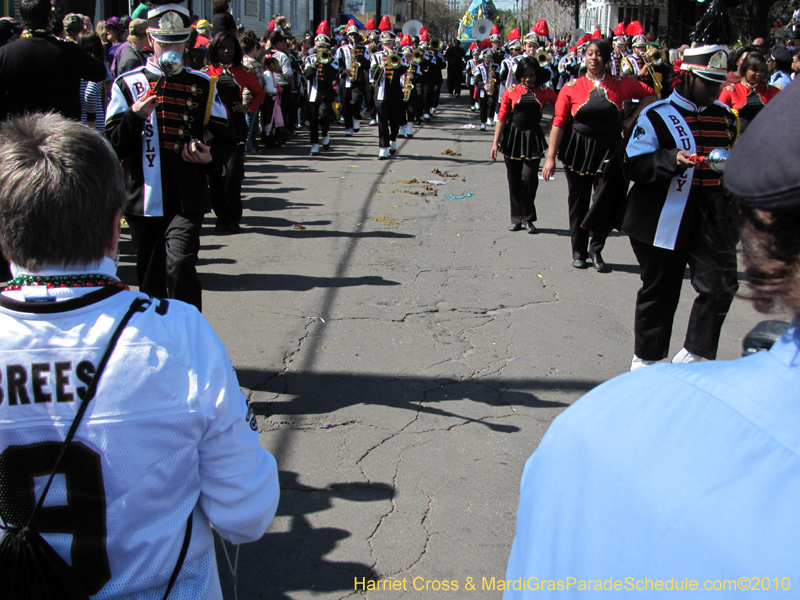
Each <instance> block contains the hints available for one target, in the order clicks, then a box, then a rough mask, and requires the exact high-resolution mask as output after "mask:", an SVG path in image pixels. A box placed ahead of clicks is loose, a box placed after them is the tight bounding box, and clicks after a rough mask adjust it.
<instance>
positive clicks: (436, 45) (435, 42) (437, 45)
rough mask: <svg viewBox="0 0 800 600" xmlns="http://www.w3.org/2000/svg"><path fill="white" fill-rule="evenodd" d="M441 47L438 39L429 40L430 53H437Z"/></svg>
mask: <svg viewBox="0 0 800 600" xmlns="http://www.w3.org/2000/svg"><path fill="white" fill-rule="evenodd" d="M441 47H442V42H440V41H439V38H431V52H438V51H439V48H441Z"/></svg>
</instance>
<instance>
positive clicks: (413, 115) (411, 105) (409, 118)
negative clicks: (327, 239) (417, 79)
mask: <svg viewBox="0 0 800 600" xmlns="http://www.w3.org/2000/svg"><path fill="white" fill-rule="evenodd" d="M421 110H422V107H421V106H420V101H419V96H418V95H417V88H416V87H414V88H412V89H411V94H410V95H409V97H408V102H406V122H407V123H413V122H414V121H415V120H416V119H417V111H421ZM419 114H420V115H421V114H422V113H421V112H420V113H419Z"/></svg>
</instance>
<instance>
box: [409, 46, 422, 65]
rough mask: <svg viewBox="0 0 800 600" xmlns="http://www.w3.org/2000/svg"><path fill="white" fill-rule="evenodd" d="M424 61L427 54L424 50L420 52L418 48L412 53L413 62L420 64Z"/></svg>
mask: <svg viewBox="0 0 800 600" xmlns="http://www.w3.org/2000/svg"><path fill="white" fill-rule="evenodd" d="M423 60H425V53H424V52H423V51H422V50H420V49H419V48H416V49H415V50H414V51H413V52H412V53H411V62H413V63H416V64H420V63H421V62H422V61H423Z"/></svg>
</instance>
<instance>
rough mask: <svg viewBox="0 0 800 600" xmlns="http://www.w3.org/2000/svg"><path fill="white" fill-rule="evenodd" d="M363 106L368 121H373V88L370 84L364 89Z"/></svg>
mask: <svg viewBox="0 0 800 600" xmlns="http://www.w3.org/2000/svg"><path fill="white" fill-rule="evenodd" d="M364 106H365V107H366V109H367V114H368V115H369V118H370V119H375V118H376V117H375V114H376V113H375V86H373V85H372V84H371V83H368V84H367V87H366V88H364Z"/></svg>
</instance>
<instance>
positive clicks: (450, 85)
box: [447, 67, 461, 96]
mask: <svg viewBox="0 0 800 600" xmlns="http://www.w3.org/2000/svg"><path fill="white" fill-rule="evenodd" d="M447 91H448V92H450V95H451V96H460V95H461V68H460V67H452V68H450V69H447Z"/></svg>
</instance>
